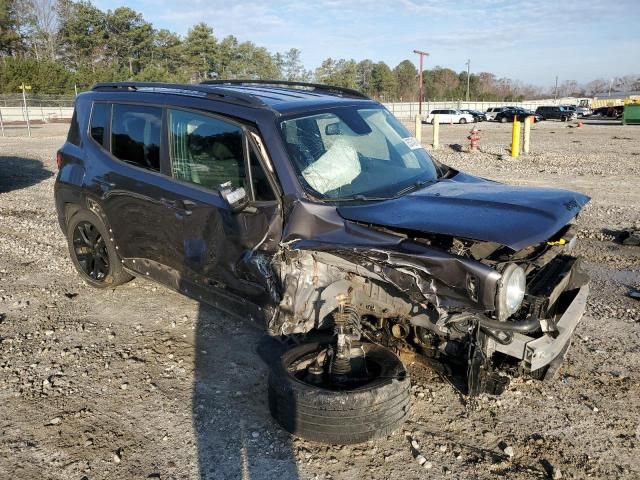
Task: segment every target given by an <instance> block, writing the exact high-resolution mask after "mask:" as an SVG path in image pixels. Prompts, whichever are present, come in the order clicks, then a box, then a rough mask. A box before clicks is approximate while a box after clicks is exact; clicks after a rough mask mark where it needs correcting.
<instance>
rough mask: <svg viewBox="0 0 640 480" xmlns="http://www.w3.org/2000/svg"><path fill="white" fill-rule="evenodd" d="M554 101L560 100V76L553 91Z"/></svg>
mask: <svg viewBox="0 0 640 480" xmlns="http://www.w3.org/2000/svg"><path fill="white" fill-rule="evenodd" d="M553 100H554V101H557V100H558V75H556V88H555V89H554V90H553Z"/></svg>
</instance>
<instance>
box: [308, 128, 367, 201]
mask: <svg viewBox="0 0 640 480" xmlns="http://www.w3.org/2000/svg"><path fill="white" fill-rule="evenodd" d="M360 171H361V167H360V161H359V160H358V152H357V151H356V149H355V148H353V147H352V146H351V145H350V144H349V142H347V141H346V140H343V139H339V140H336V141H335V143H334V144H333V145H332V146H331V148H330V149H329V150H327V151H326V152H325V153H324V154H323V155H322V156H321V157H320V158H318V160H316V161H315V162H313V163H312V164H310V165H309V166H308V167H307V168H305V169H304V170H303V171H302V176H303V177H304V179H305V180H306V181H307V183H308V184H309V186H310V187H311V188H313V189H314V190H316V191H317V192H320V193H326V192H329V191H331V190H335V189H336V188H340V187H344V186H345V185H349V184H350V183H351V182H352V181H353V180H354V179H355V178H356V177H357V176H358V175H360Z"/></svg>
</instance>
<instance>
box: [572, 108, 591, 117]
mask: <svg viewBox="0 0 640 480" xmlns="http://www.w3.org/2000/svg"><path fill="white" fill-rule="evenodd" d="M576 113H577V114H578V117H589V116H590V115H591V114H592V113H593V112H592V111H591V109H590V108H589V107H576Z"/></svg>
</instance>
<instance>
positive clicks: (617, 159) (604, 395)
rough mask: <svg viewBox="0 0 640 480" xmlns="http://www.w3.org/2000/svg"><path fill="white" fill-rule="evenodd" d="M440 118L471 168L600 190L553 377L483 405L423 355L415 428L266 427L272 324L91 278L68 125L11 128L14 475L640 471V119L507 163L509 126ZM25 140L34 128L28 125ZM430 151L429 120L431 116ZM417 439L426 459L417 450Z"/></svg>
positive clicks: (446, 153)
mask: <svg viewBox="0 0 640 480" xmlns="http://www.w3.org/2000/svg"><path fill="white" fill-rule="evenodd" d="M480 128H481V130H482V132H481V137H482V139H481V145H482V152H481V153H476V154H469V153H465V151H464V149H465V148H466V144H467V142H468V141H467V140H466V136H467V135H468V131H469V129H470V126H469V125H466V126H463V125H452V126H450V125H443V126H442V127H441V142H442V146H441V148H440V149H439V150H438V151H435V152H433V155H434V156H435V157H437V158H438V159H440V160H441V161H443V162H445V163H449V164H451V165H453V166H455V167H457V168H461V169H465V170H467V171H469V172H471V173H473V174H477V175H481V176H484V177H488V178H492V179H496V180H499V181H504V182H509V183H514V184H523V185H552V186H557V187H566V188H569V189H575V190H578V191H581V192H584V193H586V194H588V195H590V196H591V197H592V201H591V203H590V204H589V205H588V206H587V207H586V209H585V210H584V213H583V215H582V216H581V218H580V226H581V228H582V234H581V241H580V243H579V253H580V254H581V255H582V256H583V257H584V259H585V264H586V267H587V269H588V271H589V272H590V274H591V276H592V295H591V298H590V301H589V306H588V312H587V313H588V315H587V316H586V318H584V320H583V321H582V322H581V323H580V324H579V326H578V328H577V332H576V335H575V340H574V342H573V346H572V348H571V350H570V351H569V355H568V358H567V362H566V364H565V366H564V367H563V369H562V370H561V373H560V375H559V376H558V377H557V378H556V380H555V381H554V382H553V383H540V382H536V381H532V380H523V379H519V378H516V379H513V381H512V383H511V385H510V387H509V388H508V390H507V391H506V392H505V393H504V394H503V395H502V396H500V397H492V396H482V397H480V398H479V399H478V400H477V401H473V402H469V401H467V399H465V398H463V397H462V396H460V395H459V394H458V393H457V392H456V391H455V390H454V389H453V387H452V386H451V385H449V384H448V383H445V382H444V381H443V380H441V379H440V378H439V377H438V376H436V375H435V374H433V373H431V372H430V371H427V370H424V369H422V368H420V367H417V366H412V367H410V373H411V375H412V381H413V387H412V388H413V395H414V397H413V405H412V410H411V414H410V419H409V421H408V422H407V423H406V425H405V430H404V431H400V432H398V433H396V434H394V435H392V436H390V437H388V438H386V439H382V440H378V441H375V442H369V443H365V444H362V445H356V446H345V447H342V446H326V445H320V444H316V443H312V442H306V441H303V440H300V439H297V438H292V437H291V436H289V435H288V434H286V433H285V432H283V431H282V430H280V429H279V428H278V427H277V425H276V424H275V423H274V422H273V421H272V420H271V418H270V416H269V411H268V406H267V392H266V376H267V371H268V368H267V364H266V363H265V358H268V357H269V353H270V352H272V351H273V349H272V344H271V343H270V341H269V339H268V338H266V337H265V335H264V333H263V330H262V328H261V326H260V325H256V324H254V323H252V322H251V321H249V320H246V321H242V320H237V319H235V318H231V317H229V316H227V315H225V314H223V313H220V312H218V311H216V310H215V309H213V308H211V307H208V306H206V305H202V304H200V303H198V302H197V301H194V300H191V299H189V298H186V297H183V296H181V295H179V294H177V293H174V292H172V291H170V290H168V289H166V288H164V287H161V286H159V285H156V284H153V283H150V282H149V281H146V280H144V279H136V280H134V281H132V282H130V283H129V284H127V285H125V286H122V287H119V288H117V289H115V290H101V291H97V290H94V289H91V288H90V287H88V286H86V285H85V284H83V282H82V281H80V279H79V277H78V276H77V275H76V274H75V272H74V270H73V269H72V266H71V262H70V261H69V259H68V253H67V246H66V241H65V239H64V237H63V235H62V233H61V232H60V230H59V227H58V225H57V221H56V215H55V209H54V203H53V184H54V178H55V177H54V174H55V171H56V167H55V151H56V148H57V147H59V146H60V145H61V144H62V142H63V138H64V133H65V131H66V127H65V126H61V125H51V126H38V127H37V128H35V129H34V138H32V139H28V138H24V137H17V136H12V137H9V138H0V478H2V479H5V478H6V479H9V478H11V479H25V480H27V479H28V480H31V479H36V478H37V479H77V480H81V479H86V480H94V479H147V478H152V479H163V480H164V479H236V478H238V479H239V478H242V479H252V480H258V479H280V480H288V479H298V478H300V479H352V480H355V479H361V478H367V479H380V480H382V479H384V480H394V479H397V480H400V479H403V480H404V479H418V478H474V479H490V478H496V477H507V478H511V479H542V478H575V479H583V478H597V479H611V478H629V479H631V478H640V460H639V457H640V450H639V446H640V427H639V422H640V370H639V369H638V365H640V301H639V300H636V299H633V298H630V297H628V296H627V295H628V292H629V291H630V290H631V289H632V288H633V287H640V247H631V246H622V245H620V244H618V243H616V241H615V239H616V233H617V232H618V231H620V230H621V229H624V228H628V227H632V226H634V225H635V226H636V227H640V208H639V207H640V127H637V126H626V127H623V126H620V125H619V124H615V123H613V122H611V123H607V122H594V121H587V122H586V124H585V125H584V127H583V128H571V126H570V125H567V124H564V123H560V122H551V121H549V122H543V123H541V124H538V125H535V126H534V129H533V134H532V152H533V153H532V154H531V155H528V156H522V157H520V158H519V159H511V158H510V157H508V155H507V148H508V144H509V142H510V125H500V124H489V123H483V124H481V125H480ZM24 133H26V132H24ZM423 135H424V137H423V140H424V142H425V144H427V143H430V141H431V140H430V138H431V127H430V126H427V125H425V126H424V128H423ZM411 440H416V441H417V442H418V444H419V452H420V453H421V454H422V455H423V456H424V457H425V458H426V460H427V463H426V464H425V465H427V466H429V467H431V468H430V469H428V470H425V467H424V466H420V465H419V464H418V462H417V461H416V460H415V458H414V457H415V455H416V453H417V452H415V451H412V449H411V444H410V442H411Z"/></svg>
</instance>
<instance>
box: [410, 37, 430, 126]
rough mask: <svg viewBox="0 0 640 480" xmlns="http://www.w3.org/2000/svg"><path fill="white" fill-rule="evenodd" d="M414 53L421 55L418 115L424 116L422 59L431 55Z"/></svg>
mask: <svg viewBox="0 0 640 480" xmlns="http://www.w3.org/2000/svg"><path fill="white" fill-rule="evenodd" d="M413 53H417V54H418V55H420V98H419V99H418V114H419V115H422V98H423V97H424V93H423V91H424V90H423V89H424V86H423V85H422V59H423V58H424V57H425V56H427V55H429V54H428V53H427V52H423V51H420V50H414V51H413Z"/></svg>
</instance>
